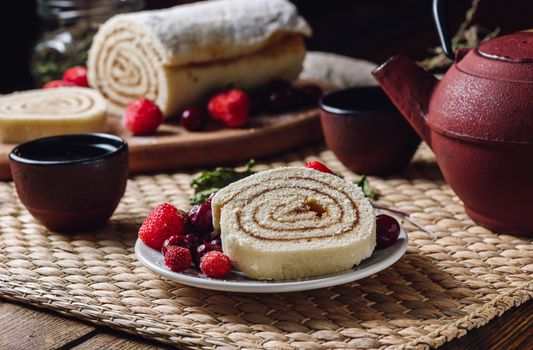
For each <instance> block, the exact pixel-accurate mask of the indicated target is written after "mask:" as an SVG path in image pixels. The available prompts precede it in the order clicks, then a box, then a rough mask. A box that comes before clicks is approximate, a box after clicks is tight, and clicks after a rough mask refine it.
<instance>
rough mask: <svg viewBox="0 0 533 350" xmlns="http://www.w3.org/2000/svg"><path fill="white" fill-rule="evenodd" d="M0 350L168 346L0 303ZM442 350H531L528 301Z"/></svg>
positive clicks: (532, 306)
mask: <svg viewBox="0 0 533 350" xmlns="http://www.w3.org/2000/svg"><path fill="white" fill-rule="evenodd" d="M0 349H1V350H30V349H31V350H65V349H75V350H100V349H101V350H104V349H105V350H127V349H136V350H160V349H171V347H169V346H165V345H161V344H158V343H156V342H152V341H147V340H144V339H141V338H139V337H136V336H134V335H130V334H126V333H120V332H117V331H113V330H111V329H107V328H104V327H97V326H93V325H91V324H89V323H85V322H81V321H78V320H75V319H72V318H66V317H64V316H61V315H59V314H56V313H52V312H49V311H43V310H40V309H37V308H34V307H29V306H24V305H21V304H15V303H11V302H7V301H3V300H0ZM440 349H443V350H452V349H453V350H463V349H464V350H500V349H505V350H516V349H520V350H521V349H524V350H526V349H533V301H529V302H527V303H525V304H523V305H521V306H519V307H516V308H513V309H511V310H509V311H507V312H506V313H504V314H503V315H502V316H501V317H498V318H496V319H493V320H492V321H491V322H489V323H488V324H487V325H485V326H484V327H481V328H478V329H474V330H471V331H470V332H468V333H467V334H466V335H465V336H464V337H462V338H459V339H455V340H453V341H451V342H449V343H447V344H445V345H444V346H442V347H441V348H440Z"/></svg>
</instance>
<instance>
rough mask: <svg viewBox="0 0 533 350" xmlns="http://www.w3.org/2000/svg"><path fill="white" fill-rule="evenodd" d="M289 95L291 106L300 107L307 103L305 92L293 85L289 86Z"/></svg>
mask: <svg viewBox="0 0 533 350" xmlns="http://www.w3.org/2000/svg"><path fill="white" fill-rule="evenodd" d="M287 96H288V97H289V108H298V107H301V106H303V105H304V104H305V96H304V94H303V92H302V91H300V90H298V89H295V88H293V87H292V86H291V87H289V88H287Z"/></svg>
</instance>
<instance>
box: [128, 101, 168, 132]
mask: <svg viewBox="0 0 533 350" xmlns="http://www.w3.org/2000/svg"><path fill="white" fill-rule="evenodd" d="M122 122H123V124H124V127H125V128H126V129H128V130H129V131H131V133H132V134H133V135H150V134H153V133H155V131H156V130H157V128H158V127H159V125H161V123H162V122H163V113H161V110H160V109H159V107H157V105H156V104H155V103H154V102H153V101H151V100H148V99H146V98H141V99H138V100H133V101H132V102H130V104H129V105H128V107H126V109H125V110H124V116H123V118H122Z"/></svg>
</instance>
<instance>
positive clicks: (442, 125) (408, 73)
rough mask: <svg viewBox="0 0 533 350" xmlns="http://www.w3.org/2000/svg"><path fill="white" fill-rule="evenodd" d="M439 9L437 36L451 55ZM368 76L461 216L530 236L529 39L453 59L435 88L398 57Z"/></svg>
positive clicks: (532, 69)
mask: <svg viewBox="0 0 533 350" xmlns="http://www.w3.org/2000/svg"><path fill="white" fill-rule="evenodd" d="M441 4H442V1H438V0H435V2H434V9H435V11H434V12H435V13H436V16H435V17H436V20H437V28H438V29H439V34H440V37H441V41H443V48H444V49H445V51H447V52H448V53H451V49H450V46H451V45H450V44H449V40H448V36H447V35H446V33H445V32H444V31H443V30H442V26H441V25H440V23H441V21H439V19H441V16H440V13H439V5H441ZM373 75H374V77H375V79H376V80H377V81H378V82H379V84H380V85H381V87H382V88H383V90H384V91H385V92H386V93H387V95H388V96H389V97H390V99H391V100H392V101H393V102H394V104H395V105H396V106H397V107H398V109H399V110H400V111H401V112H402V114H403V115H404V116H405V118H406V119H407V120H408V121H409V123H410V124H411V125H412V126H413V128H414V129H415V130H416V131H417V133H418V134H419V135H420V137H421V138H422V139H423V140H424V141H425V142H426V143H427V144H428V145H429V146H430V147H431V149H432V150H433V151H434V153H435V156H436V158H437V162H438V164H439V167H440V169H441V171H442V174H443V176H444V178H445V180H446V181H447V182H448V184H449V185H450V186H451V188H452V189H453V190H454V191H455V193H456V194H457V196H458V197H459V198H460V199H461V200H462V201H463V203H464V206H465V210H466V212H467V214H468V215H469V216H470V217H471V218H472V219H473V220H474V221H475V222H477V223H479V224H480V225H482V226H485V227H487V228H489V229H492V230H494V231H496V232H501V233H510V234H518V235H525V236H533V33H529V32H519V33H515V34H510V35H505V36H501V37H498V38H495V39H492V40H489V41H487V42H484V43H482V44H481V45H480V46H479V47H477V48H475V49H471V50H459V51H457V52H456V53H455V62H454V64H453V66H452V67H451V68H450V69H449V70H448V71H447V72H446V74H445V75H444V77H443V78H442V80H440V81H439V80H437V79H436V78H435V77H434V76H433V75H432V74H430V73H428V72H426V71H424V70H423V69H422V68H420V67H419V66H418V65H417V64H416V63H414V62H413V61H411V60H410V59H408V58H407V57H405V56H403V55H398V56H395V57H392V58H390V59H389V60H388V61H387V62H385V63H384V64H382V65H381V66H380V67H378V68H377V69H376V70H375V71H374V72H373Z"/></svg>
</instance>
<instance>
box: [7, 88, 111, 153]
mask: <svg viewBox="0 0 533 350" xmlns="http://www.w3.org/2000/svg"><path fill="white" fill-rule="evenodd" d="M105 118H106V102H105V100H104V99H103V98H102V96H100V94H99V93H98V92H96V91H94V90H92V89H88V88H82V87H63V88H55V89H39V90H29V91H24V92H16V93H13V94H10V95H5V96H2V97H0V141H2V142H13V143H15V142H24V141H27V140H31V139H35V138H39V137H44V136H51V135H58V134H73V133H81V132H101V131H104V130H105V125H106V121H105Z"/></svg>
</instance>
